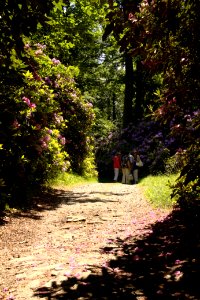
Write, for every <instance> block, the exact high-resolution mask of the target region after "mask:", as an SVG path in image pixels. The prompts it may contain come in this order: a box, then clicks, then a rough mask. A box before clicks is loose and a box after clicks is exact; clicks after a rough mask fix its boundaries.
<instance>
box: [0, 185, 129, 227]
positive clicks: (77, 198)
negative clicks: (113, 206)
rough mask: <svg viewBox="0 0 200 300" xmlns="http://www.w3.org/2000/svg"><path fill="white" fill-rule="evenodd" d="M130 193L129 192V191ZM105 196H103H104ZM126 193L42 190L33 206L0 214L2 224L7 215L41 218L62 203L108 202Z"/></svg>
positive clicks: (34, 200) (33, 201)
mask: <svg viewBox="0 0 200 300" xmlns="http://www.w3.org/2000/svg"><path fill="white" fill-rule="evenodd" d="M127 194H129V193H127ZM103 195H104V196H105V197H104V198H102V196H103ZM124 195H126V193H124V192H123V193H117V192H102V191H101V190H99V191H96V192H91V193H88V192H87V193H84V192H82V191H79V192H75V191H73V190H70V191H65V190H60V189H52V190H49V191H46V192H42V193H40V194H38V195H37V196H35V197H34V198H33V199H32V205H31V207H29V208H27V209H26V210H13V211H12V212H11V213H4V214H2V215H0V226H1V225H5V224H7V223H8V222H7V221H6V218H5V216H6V215H7V216H11V217H13V218H20V217H23V218H30V219H35V220H38V219H41V218H42V217H41V216H40V215H39V214H38V213H39V212H42V211H47V210H56V209H57V208H59V207H60V205H62V204H67V205H74V204H77V203H97V202H99V203H101V202H102V203H106V202H117V201H114V200H112V199H109V197H111V198H112V196H124Z"/></svg>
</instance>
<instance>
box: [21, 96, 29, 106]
mask: <svg viewBox="0 0 200 300" xmlns="http://www.w3.org/2000/svg"><path fill="white" fill-rule="evenodd" d="M22 100H23V101H24V103H26V104H27V105H28V106H29V105H30V103H31V101H30V99H29V98H27V97H23V98H22Z"/></svg>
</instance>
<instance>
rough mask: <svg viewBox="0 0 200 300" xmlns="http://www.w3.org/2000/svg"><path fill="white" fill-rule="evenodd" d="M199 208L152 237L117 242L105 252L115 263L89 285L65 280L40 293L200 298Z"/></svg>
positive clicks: (176, 216) (158, 227)
mask: <svg viewBox="0 0 200 300" xmlns="http://www.w3.org/2000/svg"><path fill="white" fill-rule="evenodd" d="M199 216H200V209H199V207H198V208H196V209H195V213H194V212H191V213H190V212H189V211H187V212H186V211H182V210H180V209H178V208H177V209H175V210H174V211H173V212H172V214H171V215H169V216H168V217H167V219H165V220H164V221H163V222H158V223H156V224H154V225H153V226H152V227H151V229H152V232H151V233H150V234H149V235H146V236H142V237H141V238H140V239H139V240H135V238H134V236H133V237H131V236H130V237H129V238H128V239H126V240H116V241H113V242H114V244H116V245H117V246H115V247H114V246H113V247H114V248H113V247H112V245H113V243H111V244H110V245H109V244H108V245H107V246H106V247H105V248H104V249H101V250H102V251H107V252H108V251H112V253H114V255H115V258H116V259H113V260H111V261H109V262H108V265H106V266H105V265H104V266H102V268H100V269H98V268H96V269H95V270H93V272H92V273H91V275H89V276H88V277H87V279H85V280H83V279H82V280H79V279H77V278H68V279H67V278H66V281H63V282H62V283H61V285H59V286H57V283H56V280H55V282H54V283H53V284H52V287H51V288H49V289H48V288H41V289H38V290H36V291H35V296H38V297H41V298H42V297H44V298H45V299H49V300H50V299H51V300H53V299H60V300H61V299H68V300H73V299H80V300H82V299H92V300H96V299H109V300H110V299H133V300H134V299H137V300H156V299H166V300H170V299H175V300H190V299H193V300H199V299H200V284H199V278H200V258H199V254H200V235H199Z"/></svg>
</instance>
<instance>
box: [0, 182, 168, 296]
mask: <svg viewBox="0 0 200 300" xmlns="http://www.w3.org/2000/svg"><path fill="white" fill-rule="evenodd" d="M45 197H46V199H38V200H37V201H38V204H37V209H34V210H31V211H29V212H24V213H20V214H19V213H17V212H16V213H14V214H12V215H7V216H6V217H5V218H4V221H5V223H4V224H3V225H2V226H0V274H1V275H0V299H16V300H25V299H26V300H28V299H38V296H43V297H44V298H45V299H97V298H98V297H97V296H94V295H93V296H91V295H90V293H87V296H86V295H85V296H82V295H81V292H79V294H76V289H77V287H78V286H77V284H75V283H71V281H70V280H72V278H73V279H74V280H75V279H76V281H77V282H78V281H79V288H80V286H82V287H84V286H87V284H88V283H87V282H86V281H87V278H88V277H91V276H92V274H96V275H95V276H97V275H98V274H99V275H102V272H103V273H104V271H105V270H107V271H109V269H110V267H109V266H108V262H109V261H112V260H113V261H114V260H115V259H116V256H118V257H119V256H120V255H121V253H122V248H120V246H119V244H120V243H121V244H123V246H124V245H126V244H127V245H128V239H129V238H131V241H132V243H134V241H137V240H138V239H140V238H141V237H142V236H146V235H149V234H150V233H151V231H152V230H151V226H150V225H151V224H154V223H155V222H158V221H162V220H164V219H165V218H166V217H167V215H168V214H169V213H170V211H168V210H162V209H153V208H152V207H151V205H150V204H149V203H148V202H147V201H146V200H145V198H144V196H143V193H142V190H141V187H140V185H124V184H121V183H91V184H85V185H82V186H78V187H74V188H71V189H66V190H64V189H63V190H55V193H54V194H51V195H47V196H45ZM47 199H48V200H47ZM136 250H137V249H136ZM133 257H134V259H135V260H137V259H138V255H135V256H133ZM113 270H114V271H113V272H118V271H119V270H118V268H114V269H113ZM64 283H65V284H66V285H65V284H64ZM68 285H69V286H68ZM67 286H68V287H67ZM68 288H69V290H70V293H71V294H69V293H68ZM59 295H60V296H59ZM63 295H65V296H63ZM134 295H137V291H134ZM12 296H13V298H12ZM8 297H10V298H8ZM62 297H63V298H62ZM99 297H100V298H98V299H111V298H109V297H108V298H104V297H103V296H99ZM114 299H123V297H122V298H120V297H119V298H118V297H114ZM130 299H146V298H145V297H142V296H141V295H140V292H138V296H137V297H136V298H133V297H132V298H130Z"/></svg>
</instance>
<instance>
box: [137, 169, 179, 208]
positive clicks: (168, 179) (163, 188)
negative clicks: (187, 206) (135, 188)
mask: <svg viewBox="0 0 200 300" xmlns="http://www.w3.org/2000/svg"><path fill="white" fill-rule="evenodd" d="M177 177H178V175H176V174H171V175H163V174H162V175H149V176H147V177H146V178H143V179H142V180H141V183H140V185H141V186H142V187H143V188H144V195H145V196H146V198H147V200H149V201H150V203H151V204H152V205H153V206H155V207H160V208H172V207H173V205H174V204H175V203H176V199H174V198H171V193H172V188H171V185H173V184H174V183H175V181H176V179H177Z"/></svg>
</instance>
